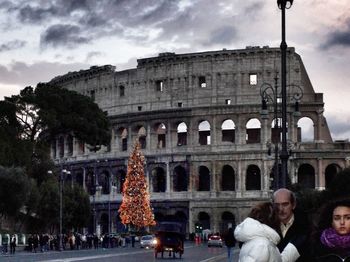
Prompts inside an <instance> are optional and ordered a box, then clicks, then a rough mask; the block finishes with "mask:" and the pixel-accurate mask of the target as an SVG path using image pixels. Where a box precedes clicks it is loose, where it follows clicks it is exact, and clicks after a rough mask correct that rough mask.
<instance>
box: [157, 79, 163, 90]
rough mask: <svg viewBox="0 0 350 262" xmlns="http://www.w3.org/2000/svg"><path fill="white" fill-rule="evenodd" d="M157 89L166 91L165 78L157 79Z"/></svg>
mask: <svg viewBox="0 0 350 262" xmlns="http://www.w3.org/2000/svg"><path fill="white" fill-rule="evenodd" d="M156 91H157V92H163V91H164V82H163V80H158V81H156Z"/></svg>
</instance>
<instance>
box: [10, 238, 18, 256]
mask: <svg viewBox="0 0 350 262" xmlns="http://www.w3.org/2000/svg"><path fill="white" fill-rule="evenodd" d="M16 245H17V238H16V236H15V235H12V237H11V240H10V254H12V255H14V254H15V252H16Z"/></svg>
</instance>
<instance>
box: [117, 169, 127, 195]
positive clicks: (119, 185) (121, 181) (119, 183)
mask: <svg viewBox="0 0 350 262" xmlns="http://www.w3.org/2000/svg"><path fill="white" fill-rule="evenodd" d="M116 176H117V181H116V182H117V192H119V193H123V185H124V182H125V178H126V172H125V170H124V169H119V170H118V171H117V175H116Z"/></svg>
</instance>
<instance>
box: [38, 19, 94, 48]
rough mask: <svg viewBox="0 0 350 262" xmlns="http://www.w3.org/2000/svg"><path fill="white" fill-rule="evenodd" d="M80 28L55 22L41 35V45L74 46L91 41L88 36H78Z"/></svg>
mask: <svg viewBox="0 0 350 262" xmlns="http://www.w3.org/2000/svg"><path fill="white" fill-rule="evenodd" d="M81 33H82V32H81V29H80V27H78V26H75V25H67V24H57V25H53V26H50V27H49V28H47V30H46V31H45V32H44V33H43V34H42V35H41V38H40V44H41V45H42V46H44V47H45V46H54V47H56V46H68V47H75V46H76V45H78V44H86V43H89V42H90V41H91V39H90V38H89V37H86V36H80V35H81Z"/></svg>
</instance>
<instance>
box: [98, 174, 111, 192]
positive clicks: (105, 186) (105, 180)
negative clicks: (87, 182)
mask: <svg viewBox="0 0 350 262" xmlns="http://www.w3.org/2000/svg"><path fill="white" fill-rule="evenodd" d="M109 181H110V174H109V172H108V171H103V172H101V173H100V174H99V176H98V184H99V186H101V187H102V191H101V193H102V194H105V195H107V194H109V193H110V183H109Z"/></svg>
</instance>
